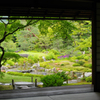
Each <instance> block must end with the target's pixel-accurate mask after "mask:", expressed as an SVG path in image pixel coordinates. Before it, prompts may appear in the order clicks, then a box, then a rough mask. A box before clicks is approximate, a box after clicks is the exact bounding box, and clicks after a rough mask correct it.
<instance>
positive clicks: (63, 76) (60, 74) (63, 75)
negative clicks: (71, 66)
mask: <svg viewBox="0 0 100 100" xmlns="http://www.w3.org/2000/svg"><path fill="white" fill-rule="evenodd" d="M56 74H57V75H58V76H60V77H61V78H63V80H64V81H67V80H68V75H67V74H66V72H64V71H63V72H58V73H56Z"/></svg>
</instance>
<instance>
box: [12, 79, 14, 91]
mask: <svg viewBox="0 0 100 100" xmlns="http://www.w3.org/2000/svg"><path fill="white" fill-rule="evenodd" d="M12 87H13V90H14V89H15V84H14V79H12Z"/></svg>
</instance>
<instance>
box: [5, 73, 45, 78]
mask: <svg viewBox="0 0 100 100" xmlns="http://www.w3.org/2000/svg"><path fill="white" fill-rule="evenodd" d="M7 74H10V75H17V76H28V77H43V76H44V75H37V74H31V73H20V72H7Z"/></svg>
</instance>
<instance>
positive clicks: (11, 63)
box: [6, 60, 15, 66]
mask: <svg viewBox="0 0 100 100" xmlns="http://www.w3.org/2000/svg"><path fill="white" fill-rule="evenodd" d="M6 63H7V64H9V65H10V66H14V64H15V63H14V62H13V61H12V60H7V62H6Z"/></svg>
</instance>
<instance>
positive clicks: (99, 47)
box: [93, 3, 100, 92]
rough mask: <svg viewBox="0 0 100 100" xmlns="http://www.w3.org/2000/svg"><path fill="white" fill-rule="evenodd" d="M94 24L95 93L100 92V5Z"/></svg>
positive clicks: (97, 5)
mask: <svg viewBox="0 0 100 100" xmlns="http://www.w3.org/2000/svg"><path fill="white" fill-rule="evenodd" d="M95 8H96V11H95V13H94V22H93V27H94V28H93V30H94V31H93V39H94V40H93V73H94V76H93V78H94V91H95V92H100V3H96V4H95Z"/></svg>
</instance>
